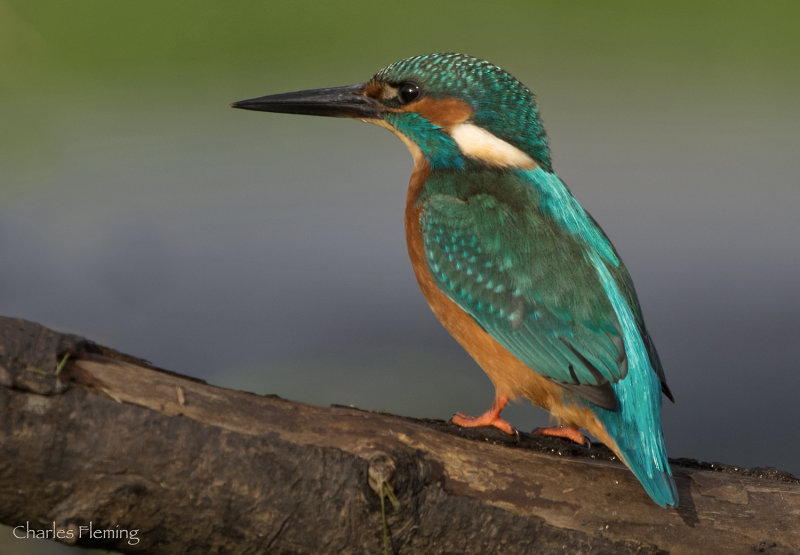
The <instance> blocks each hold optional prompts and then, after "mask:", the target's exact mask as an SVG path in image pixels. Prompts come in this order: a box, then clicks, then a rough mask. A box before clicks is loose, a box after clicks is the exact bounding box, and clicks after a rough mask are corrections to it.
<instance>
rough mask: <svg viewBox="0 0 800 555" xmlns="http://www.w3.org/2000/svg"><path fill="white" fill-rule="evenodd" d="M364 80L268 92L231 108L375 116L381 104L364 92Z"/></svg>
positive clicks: (380, 108)
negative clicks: (341, 84) (342, 85)
mask: <svg viewBox="0 0 800 555" xmlns="http://www.w3.org/2000/svg"><path fill="white" fill-rule="evenodd" d="M364 85H365V84H364V83H360V84H358V85H348V86H346V87H329V88H327V89H310V90H306V91H296V92H288V93H281V94H271V95H268V96H261V97H258V98H250V99H248V100H240V101H239V102H234V103H233V104H231V106H232V107H234V108H243V109H245V110H260V111H262V112H281V113H285V114H306V115H310V116H331V117H339V118H378V117H380V113H381V112H382V111H383V106H382V105H381V104H380V103H379V102H378V101H377V100H374V99H373V98H370V97H369V96H366V95H365V94H364Z"/></svg>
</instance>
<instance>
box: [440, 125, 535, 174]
mask: <svg viewBox="0 0 800 555" xmlns="http://www.w3.org/2000/svg"><path fill="white" fill-rule="evenodd" d="M448 132H449V133H450V136H451V137H452V138H453V140H454V141H455V142H456V144H457V145H458V148H459V149H461V152H462V153H463V154H464V155H465V156H468V157H469V158H474V159H475V160H479V161H481V162H484V163H485V164H489V165H491V166H496V167H499V168H521V169H526V170H531V169H534V168H536V167H538V164H537V163H536V162H535V161H534V159H533V158H531V157H530V156H528V155H527V154H525V153H524V152H523V151H521V150H520V149H518V148H517V147H515V146H514V145H512V144H510V143H507V142H506V141H504V140H503V139H500V138H499V137H497V136H495V135H492V134H491V133H489V132H488V131H486V129H484V128H482V127H478V126H477V125H475V124H474V123H467V122H464V123H459V124H457V125H454V126H453V127H452V128H451V129H449V130H448Z"/></svg>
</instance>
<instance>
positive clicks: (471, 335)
mask: <svg viewBox="0 0 800 555" xmlns="http://www.w3.org/2000/svg"><path fill="white" fill-rule="evenodd" d="M429 173H430V168H429V166H428V164H427V162H426V161H424V160H417V163H416V164H415V167H414V172H413V173H412V174H411V182H410V183H409V187H408V195H407V197H406V211H405V228H406V242H407V244H408V255H409V257H410V258H411V265H412V266H413V268H414V274H415V275H416V278H417V282H418V283H419V287H420V289H422V293H423V295H425V299H426V300H427V301H428V304H429V305H430V307H431V310H433V313H434V314H435V315H436V317H437V318H438V319H439V320H440V321H441V322H442V324H443V325H444V327H445V328H446V329H447V331H448V332H450V334H451V335H452V336H453V337H454V338H455V339H456V341H458V342H459V343H460V344H461V346H462V347H463V348H464V349H465V350H466V351H467V352H468V353H469V354H470V356H471V357H472V358H473V359H475V362H477V363H478V364H479V365H480V367H481V368H482V369H483V371H484V372H486V374H487V375H488V376H489V379H490V380H491V381H492V383H493V384H494V386H495V390H496V393H495V394H496V396H497V397H499V396H501V395H508V396H509V397H511V398H512V399H517V398H519V397H524V398H526V399H528V400H529V401H530V402H532V403H533V404H535V405H538V406H540V407H542V408H544V409H546V410H549V411H550V412H551V413H552V415H553V416H554V417H555V418H556V419H557V420H558V421H559V422H560V423H561V424H565V425H573V426H577V427H579V428H583V429H585V430H587V431H588V432H589V433H591V434H592V435H594V436H595V437H597V438H598V439H599V440H601V441H602V442H603V443H605V444H606V445H609V446H613V445H614V443H613V441H611V440H610V438H609V437H608V435H607V434H606V433H605V430H604V429H603V426H602V425H601V424H600V422H599V421H598V420H597V419H596V418H595V416H594V415H593V414H592V412H591V411H590V410H589V409H587V408H585V407H581V406H578V405H575V404H574V403H572V402H570V400H571V394H570V393H568V392H566V391H565V390H564V389H563V388H562V387H561V386H559V385H558V384H556V383H555V382H553V381H551V380H549V379H547V378H544V377H542V376H541V375H539V374H537V373H536V372H534V371H533V370H532V369H531V368H529V367H528V366H526V365H525V364H523V363H522V362H520V361H519V360H518V359H517V358H516V357H515V356H514V355H512V354H511V353H510V352H509V351H508V350H506V349H505V347H503V346H502V345H500V343H498V342H497V341H496V340H495V339H494V338H493V337H492V336H491V335H489V334H488V333H486V332H485V331H484V330H483V329H482V328H481V327H480V326H479V325H478V324H477V323H476V322H475V320H473V319H472V317H471V316H470V315H469V314H467V313H466V312H465V311H464V310H462V309H461V308H460V307H459V306H458V305H457V304H456V303H455V302H453V301H452V300H450V298H449V297H448V296H447V295H445V294H444V293H443V292H442V291H441V290H440V289H439V287H438V286H437V285H436V283H435V282H434V280H433V276H431V273H430V271H429V270H428V266H427V264H426V262H425V249H424V246H423V241H422V233H421V229H420V214H421V209H420V208H419V207H418V206H417V199H418V197H419V194H420V193H421V191H422V189H423V187H424V185H425V180H426V179H427V177H428V175H429ZM613 448H614V447H612V449H613Z"/></svg>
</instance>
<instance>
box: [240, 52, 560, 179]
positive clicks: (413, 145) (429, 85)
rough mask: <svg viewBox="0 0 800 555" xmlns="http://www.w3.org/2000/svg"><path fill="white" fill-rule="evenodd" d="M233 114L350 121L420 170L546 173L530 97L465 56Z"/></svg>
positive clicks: (542, 138) (430, 57)
mask: <svg viewBox="0 0 800 555" xmlns="http://www.w3.org/2000/svg"><path fill="white" fill-rule="evenodd" d="M232 106H233V107H235V108H244V109H248V110H261V111H266V112H284V113H293V114H309V115H319V116H336V117H351V118H357V119H361V120H364V121H367V122H370V123H375V124H377V125H380V126H382V127H386V128H388V129H390V130H392V131H394V132H395V133H396V134H397V135H398V136H400V138H401V139H403V142H405V143H406V145H407V146H408V147H409V149H410V150H411V153H412V155H413V156H414V159H415V161H416V163H417V164H419V163H421V162H423V161H427V163H428V164H430V166H431V167H432V168H452V169H461V168H466V167H468V166H469V165H471V164H480V165H484V166H491V167H497V168H523V169H533V168H535V167H537V166H538V167H542V168H544V169H545V170H548V171H549V170H550V149H549V146H548V143H547V137H546V135H545V132H544V128H543V127H542V123H541V119H540V118H539V114H538V110H537V108H536V102H535V98H534V96H533V94H532V93H531V91H530V90H529V89H528V88H527V87H526V86H525V85H523V84H522V83H520V82H519V81H517V80H516V79H515V78H514V77H512V76H511V75H510V74H508V73H506V72H505V71H504V70H502V69H500V68H499V67H497V66H495V65H493V64H491V63H489V62H486V61H483V60H479V59H477V58H473V57H472V56H467V55H465V54H426V55H422V56H414V57H413V58H408V59H405V60H401V61H399V62H395V63H393V64H391V65H389V66H387V67H385V68H383V69H382V70H380V71H379V72H378V73H376V74H375V76H374V77H372V79H370V80H369V81H367V82H366V83H360V84H358V85H350V86H345V87H333V88H326V89H312V90H305V91H297V92H290V93H283V94H275V95H269V96H262V97H259V98H252V99H249V100H242V101H239V102H235V103H233V105H232Z"/></svg>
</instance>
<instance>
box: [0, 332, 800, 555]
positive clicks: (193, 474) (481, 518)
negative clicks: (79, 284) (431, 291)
mask: <svg viewBox="0 0 800 555" xmlns="http://www.w3.org/2000/svg"><path fill="white" fill-rule="evenodd" d="M0 386H2V387H0V418H2V420H1V421H2V426H0V478H1V479H0V521H1V522H3V523H5V524H7V525H10V526H12V527H15V528H14V530H15V535H22V534H23V533H29V532H26V531H28V530H32V531H34V532H36V531H38V533H41V534H42V535H46V534H47V533H48V532H47V531H48V530H51V531H52V535H54V536H55V535H58V533H59V531H60V535H61V536H62V537H61V538H56V539H59V540H60V541H63V542H65V543H73V544H76V545H82V546H87V547H98V548H104V549H112V550H117V551H121V552H148V553H181V552H187V553H190V552H202V553H213V552H219V553H263V552H270V553H362V552H363V553H379V552H381V551H383V549H384V516H383V514H382V511H381V496H380V495H379V492H384V493H385V492H386V491H387V489H389V488H391V490H392V491H393V493H394V495H395V496H396V498H397V506H396V507H395V506H393V505H392V503H389V502H388V501H385V523H386V526H387V539H388V550H389V551H390V552H393V553H615V554H616V553H664V552H673V553H703V554H706V553H753V552H764V553H773V554H777V553H800V480H798V479H797V478H795V477H793V476H791V475H790V474H788V473H784V472H780V471H777V470H772V469H742V468H733V467H730V466H726V465H710V464H706V463H698V462H696V461H690V460H679V461H672V468H673V472H674V474H675V478H676V482H677V484H678V490H679V493H680V498H681V505H680V507H679V508H678V509H677V510H676V509H662V508H660V507H658V506H657V505H655V504H654V503H653V502H652V501H651V500H650V499H649V498H648V497H647V495H646V494H645V492H644V490H643V489H642V488H641V486H640V485H639V483H638V482H637V481H636V479H635V478H634V477H633V475H632V474H631V473H630V472H629V471H628V470H627V469H626V468H625V467H624V466H623V465H622V464H621V463H619V462H618V461H616V460H614V457H613V455H612V454H611V453H610V452H609V451H608V450H607V449H605V448H604V447H603V446H602V445H595V446H593V447H592V448H591V449H587V448H583V447H579V446H573V445H571V444H568V443H567V442H565V441H564V440H561V439H556V438H545V437H538V436H530V435H528V434H524V433H520V434H519V436H518V437H506V436H504V434H502V433H500V432H496V433H495V432H494V431H493V430H482V429H481V430H463V429H461V428H458V427H456V426H453V425H451V424H449V423H446V422H442V421H420V420H414V419H409V418H403V417H398V416H393V415H389V414H380V413H372V412H366V411H361V410H357V409H353V408H347V407H338V406H334V407H314V406H309V405H305V404H302V403H294V402H289V401H286V400H283V399H280V398H278V397H274V396H260V395H254V394H251V393H245V392H241V391H233V390H229V389H224V388H221V387H215V386H211V385H208V384H206V383H204V382H202V381H199V380H196V379H192V378H189V377H186V376H181V375H179V374H175V373H171V372H167V371H164V370H160V369H157V368H154V367H152V366H151V365H149V364H147V363H146V362H144V361H141V360H138V359H135V358H133V357H130V356H127V355H122V354H120V353H117V352H115V351H113V350H111V349H108V348H106V347H102V346H99V345H96V344H94V343H92V342H89V341H87V340H85V339H82V338H80V337H76V336H73V335H64V334H59V333H56V332H53V331H51V330H48V329H46V328H43V327H41V326H39V325H37V324H34V323H30V322H26V321H23V320H17V319H11V318H3V317H0ZM89 526H91V527H92V528H91V530H92V533H91V534H90V533H89ZM47 537H50V536H47ZM15 541H20V542H24V541H37V540H34V539H24V538H23V539H19V540H15Z"/></svg>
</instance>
